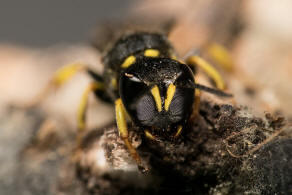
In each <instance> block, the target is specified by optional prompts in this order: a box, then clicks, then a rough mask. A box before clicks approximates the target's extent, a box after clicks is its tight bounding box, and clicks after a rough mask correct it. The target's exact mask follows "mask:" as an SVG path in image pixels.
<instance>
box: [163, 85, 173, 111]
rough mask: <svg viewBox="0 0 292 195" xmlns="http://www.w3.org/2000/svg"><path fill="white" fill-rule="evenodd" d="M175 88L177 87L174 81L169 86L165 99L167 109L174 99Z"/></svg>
mask: <svg viewBox="0 0 292 195" xmlns="http://www.w3.org/2000/svg"><path fill="white" fill-rule="evenodd" d="M175 89H176V87H175V85H174V84H172V83H171V84H170V85H169V86H168V88H167V92H166V99H165V104H164V108H165V110H166V111H167V110H168V109H169V106H170V103H171V100H172V98H173V96H174V93H175Z"/></svg>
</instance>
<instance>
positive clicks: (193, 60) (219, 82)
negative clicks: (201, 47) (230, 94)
mask: <svg viewBox="0 0 292 195" xmlns="http://www.w3.org/2000/svg"><path fill="white" fill-rule="evenodd" d="M186 62H187V64H188V65H192V66H199V67H200V68H201V69H202V70H203V71H204V72H205V73H206V74H207V75H208V76H209V77H210V78H211V79H212V80H213V81H214V82H215V84H216V87H217V88H218V89H220V90H223V89H225V82H224V80H223V78H222V77H221V75H220V74H219V72H218V71H217V70H216V69H215V68H214V67H213V66H212V65H211V64H209V63H208V62H207V61H205V60H204V59H203V58H201V57H199V56H190V57H188V59H187V61H186Z"/></svg>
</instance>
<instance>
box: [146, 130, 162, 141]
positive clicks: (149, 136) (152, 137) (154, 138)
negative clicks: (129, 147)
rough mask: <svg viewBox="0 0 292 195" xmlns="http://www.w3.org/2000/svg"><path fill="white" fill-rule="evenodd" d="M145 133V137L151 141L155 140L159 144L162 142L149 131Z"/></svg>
mask: <svg viewBox="0 0 292 195" xmlns="http://www.w3.org/2000/svg"><path fill="white" fill-rule="evenodd" d="M144 133H145V136H146V137H147V138H149V139H151V140H154V141H157V142H159V141H160V139H158V138H157V137H155V136H154V135H152V134H151V133H150V132H149V131H148V130H145V131H144Z"/></svg>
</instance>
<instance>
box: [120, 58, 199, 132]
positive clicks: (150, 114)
mask: <svg viewBox="0 0 292 195" xmlns="http://www.w3.org/2000/svg"><path fill="white" fill-rule="evenodd" d="M119 85H120V88H119V89H120V91H119V93H120V96H121V98H122V101H123V104H124V106H125V109H126V111H127V112H128V114H129V116H130V117H131V119H132V120H133V122H134V123H135V124H136V125H137V126H138V127H141V128H143V129H147V130H150V131H151V133H152V134H154V135H159V136H162V135H169V134H173V133H175V132H177V129H178V128H181V127H184V126H185V124H186V123H187V121H188V119H189V117H190V114H191V112H192V106H193V102H194V87H193V85H194V77H193V73H192V71H191V70H190V68H189V67H188V66H186V65H185V64H181V63H179V62H178V61H175V60H172V59H168V58H145V57H144V58H141V59H138V60H137V61H136V62H135V63H134V64H132V65H131V66H130V67H129V68H127V69H126V70H125V71H124V72H123V73H122V75H121V77H120V82H119Z"/></svg>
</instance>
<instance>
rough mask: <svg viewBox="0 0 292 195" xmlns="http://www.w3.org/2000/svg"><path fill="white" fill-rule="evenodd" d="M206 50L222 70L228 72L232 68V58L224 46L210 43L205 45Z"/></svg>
mask: <svg viewBox="0 0 292 195" xmlns="http://www.w3.org/2000/svg"><path fill="white" fill-rule="evenodd" d="M206 52H207V54H208V55H209V56H210V57H211V59H212V60H213V61H214V62H215V63H216V64H218V65H220V66H221V67H222V68H223V69H224V70H226V71H228V72H231V71H232V70H233V67H234V64H233V60H232V58H231V56H230V54H229V52H228V51H227V49H226V48H225V47H223V46H222V45H219V44H217V43H211V44H209V45H208V46H207V47H206Z"/></svg>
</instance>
